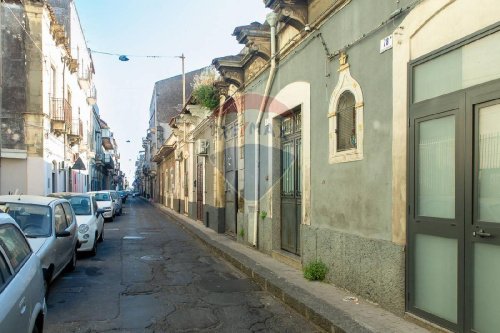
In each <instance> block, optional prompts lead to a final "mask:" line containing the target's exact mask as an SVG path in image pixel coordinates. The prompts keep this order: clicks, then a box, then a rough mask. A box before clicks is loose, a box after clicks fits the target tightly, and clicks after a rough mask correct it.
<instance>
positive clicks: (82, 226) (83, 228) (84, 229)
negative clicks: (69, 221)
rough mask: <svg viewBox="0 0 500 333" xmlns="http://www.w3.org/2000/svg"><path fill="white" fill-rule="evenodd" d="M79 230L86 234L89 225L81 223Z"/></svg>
mask: <svg viewBox="0 0 500 333" xmlns="http://www.w3.org/2000/svg"><path fill="white" fill-rule="evenodd" d="M78 231H79V232H80V233H81V234H84V233H86V232H87V231H89V226H88V225H87V224H81V225H80V226H79V227H78Z"/></svg>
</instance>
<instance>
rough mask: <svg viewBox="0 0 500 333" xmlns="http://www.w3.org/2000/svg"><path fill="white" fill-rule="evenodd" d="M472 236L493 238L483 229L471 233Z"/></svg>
mask: <svg viewBox="0 0 500 333" xmlns="http://www.w3.org/2000/svg"><path fill="white" fill-rule="evenodd" d="M472 236H474V237H481V238H487V237H493V235H492V234H490V233H489V232H484V230H483V229H480V230H478V231H474V232H472Z"/></svg>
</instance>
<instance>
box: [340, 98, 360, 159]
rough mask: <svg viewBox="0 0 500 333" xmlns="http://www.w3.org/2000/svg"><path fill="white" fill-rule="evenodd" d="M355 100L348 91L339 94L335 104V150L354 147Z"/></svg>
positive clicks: (355, 142)
mask: <svg viewBox="0 0 500 333" xmlns="http://www.w3.org/2000/svg"><path fill="white" fill-rule="evenodd" d="M355 104H356V100H355V99H354V95H353V94H352V93H351V92H350V91H344V92H343V93H342V95H340V98H339V102H338V104H337V112H336V118H337V130H336V133H335V134H336V136H337V151H338V152H341V151H345V150H349V149H356V144H357V138H356V108H355Z"/></svg>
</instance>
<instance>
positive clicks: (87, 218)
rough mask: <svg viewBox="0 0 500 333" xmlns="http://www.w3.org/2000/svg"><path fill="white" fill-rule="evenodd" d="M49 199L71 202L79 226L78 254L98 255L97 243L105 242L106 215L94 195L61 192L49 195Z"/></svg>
mask: <svg viewBox="0 0 500 333" xmlns="http://www.w3.org/2000/svg"><path fill="white" fill-rule="evenodd" d="M49 197H57V198H64V199H66V200H68V201H69V203H70V204H71V207H73V210H74V211H75V215H76V223H77V225H78V241H79V242H80V247H79V248H78V252H90V254H92V255H94V256H95V255H96V254H97V242H102V241H103V239H104V238H103V233H104V217H103V216H102V214H103V213H104V210H103V209H100V208H98V206H97V201H96V199H95V195H94V194H90V193H71V192H61V193H52V194H49Z"/></svg>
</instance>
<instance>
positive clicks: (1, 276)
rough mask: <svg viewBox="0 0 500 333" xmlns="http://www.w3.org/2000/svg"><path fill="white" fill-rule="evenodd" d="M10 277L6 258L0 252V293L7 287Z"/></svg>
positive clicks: (10, 273)
mask: <svg viewBox="0 0 500 333" xmlns="http://www.w3.org/2000/svg"><path fill="white" fill-rule="evenodd" d="M11 276H12V272H11V271H10V268H9V266H8V265H7V262H6V258H5V257H4V254H3V253H2V251H0V291H1V290H2V289H3V288H4V287H5V286H6V285H7V281H9V279H10V277H11Z"/></svg>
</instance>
